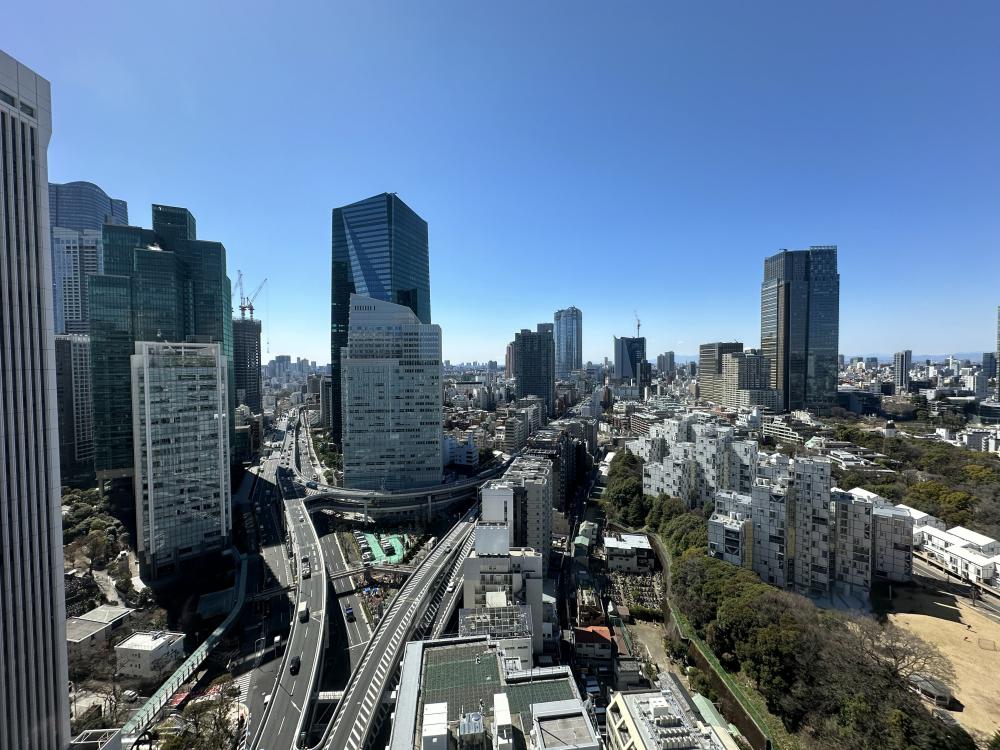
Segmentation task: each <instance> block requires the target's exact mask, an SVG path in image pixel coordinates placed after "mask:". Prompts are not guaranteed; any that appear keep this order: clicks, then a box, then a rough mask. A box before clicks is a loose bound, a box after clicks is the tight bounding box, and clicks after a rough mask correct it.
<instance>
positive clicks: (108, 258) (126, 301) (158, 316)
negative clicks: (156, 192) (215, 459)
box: [89, 205, 235, 479]
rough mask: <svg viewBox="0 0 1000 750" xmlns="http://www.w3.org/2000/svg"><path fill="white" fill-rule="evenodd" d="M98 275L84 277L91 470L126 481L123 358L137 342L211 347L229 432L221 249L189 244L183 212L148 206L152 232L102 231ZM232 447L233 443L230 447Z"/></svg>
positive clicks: (190, 224) (128, 399) (127, 374)
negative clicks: (221, 361) (223, 382)
mask: <svg viewBox="0 0 1000 750" xmlns="http://www.w3.org/2000/svg"><path fill="white" fill-rule="evenodd" d="M103 246H104V273H103V274H101V275H97V276H91V277H90V284H89V297H90V318H91V334H90V336H91V338H90V343H91V377H92V383H91V388H92V393H93V399H94V468H95V470H96V471H97V472H98V478H99V479H110V478H116V477H124V476H129V475H130V474H131V473H132V467H133V463H134V457H133V453H132V396H131V382H132V381H131V378H132V375H131V365H130V357H131V356H132V354H134V353H135V342H136V341H170V342H183V341H185V340H189V339H194V340H198V341H215V342H219V343H221V344H222V353H223V355H224V356H225V357H226V360H227V369H228V382H229V399H230V404H229V408H230V416H229V421H230V429H231V430H232V425H233V422H232V420H233V414H232V412H233V409H234V408H235V403H234V399H235V388H234V387H233V385H234V373H233V321H232V289H231V285H230V281H229V277H228V276H227V275H226V248H225V247H224V246H223V245H222V243H220V242H209V241H204V240H198V239H196V230H195V220H194V217H193V216H192V215H191V213H190V212H189V211H188V210H187V209H186V208H177V207H174V206H160V205H154V206H153V229H152V230H149V229H142V228H140V227H130V226H111V225H105V226H104V235H103ZM230 444H232V440H230Z"/></svg>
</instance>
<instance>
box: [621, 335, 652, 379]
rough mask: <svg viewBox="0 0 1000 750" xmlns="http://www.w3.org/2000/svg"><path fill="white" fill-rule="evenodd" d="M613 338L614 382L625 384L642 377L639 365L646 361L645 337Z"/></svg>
mask: <svg viewBox="0 0 1000 750" xmlns="http://www.w3.org/2000/svg"><path fill="white" fill-rule="evenodd" d="M614 338H615V380H617V381H619V382H627V381H629V380H635V381H636V383H638V382H639V379H640V378H641V377H642V371H641V368H640V366H639V365H640V363H642V362H645V361H646V337H645V336H639V337H628V336H622V337H621V338H618V337H617V336H615V337H614Z"/></svg>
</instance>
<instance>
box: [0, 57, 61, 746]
mask: <svg viewBox="0 0 1000 750" xmlns="http://www.w3.org/2000/svg"><path fill="white" fill-rule="evenodd" d="M51 133H52V108H51V101H50V92H49V82H48V81H46V80H45V79H44V78H42V77H41V76H39V75H36V74H35V73H34V72H33V71H31V70H29V69H28V68H26V67H25V66H24V65H22V64H21V63H19V62H18V61H17V60H15V59H14V58H12V57H10V56H9V55H7V54H6V53H4V52H0V187H2V188H3V189H2V190H0V393H2V394H3V395H2V401H0V441H2V453H3V456H4V460H3V469H2V470H0V540H2V544H0V674H2V675H3V679H0V750H49V749H50V748H64V747H66V745H67V744H68V743H69V694H68V691H67V689H66V685H67V680H68V677H67V667H66V604H65V595H64V590H63V551H62V516H61V514H60V510H59V508H60V490H59V435H58V427H57V416H56V377H55V343H54V341H55V340H54V322H53V309H52V256H51V253H50V248H49V197H48V147H49V137H50V136H51Z"/></svg>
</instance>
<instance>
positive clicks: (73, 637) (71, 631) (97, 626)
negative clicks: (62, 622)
mask: <svg viewBox="0 0 1000 750" xmlns="http://www.w3.org/2000/svg"><path fill="white" fill-rule="evenodd" d="M107 627H108V624H107V623H106V622H99V621H97V620H85V619H84V618H82V617H67V618H66V640H67V641H69V642H70V643H79V642H80V641H85V640H87V639H88V638H91V637H93V636H95V635H97V634H98V633H100V632H102V631H103V630H104V629H105V628H107Z"/></svg>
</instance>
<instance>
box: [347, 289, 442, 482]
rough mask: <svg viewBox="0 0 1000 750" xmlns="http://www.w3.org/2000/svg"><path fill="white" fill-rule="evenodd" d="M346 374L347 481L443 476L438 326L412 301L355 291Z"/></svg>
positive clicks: (422, 479) (435, 479)
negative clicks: (402, 302)
mask: <svg viewBox="0 0 1000 750" xmlns="http://www.w3.org/2000/svg"><path fill="white" fill-rule="evenodd" d="M349 319H350V324H349V326H348V336H347V346H346V347H345V348H344V350H343V353H342V356H341V372H342V376H343V388H342V398H343V403H342V406H341V411H342V414H343V436H344V437H343V440H344V442H343V448H344V486H345V487H351V488H353V489H365V490H401V489H410V488H412V487H426V486H429V485H434V484H440V482H441V468H442V467H441V463H442V459H441V440H442V422H443V418H444V412H443V406H442V392H441V327H440V326H436V325H431V324H428V323H423V322H421V320H420V318H418V317H417V315H416V313H414V312H413V311H412V310H411V309H409V308H408V307H405V306H403V305H396V304H393V303H392V302H385V301H383V300H379V299H373V298H371V297H363V296H361V295H360V294H352V295H351V311H350V317H349Z"/></svg>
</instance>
